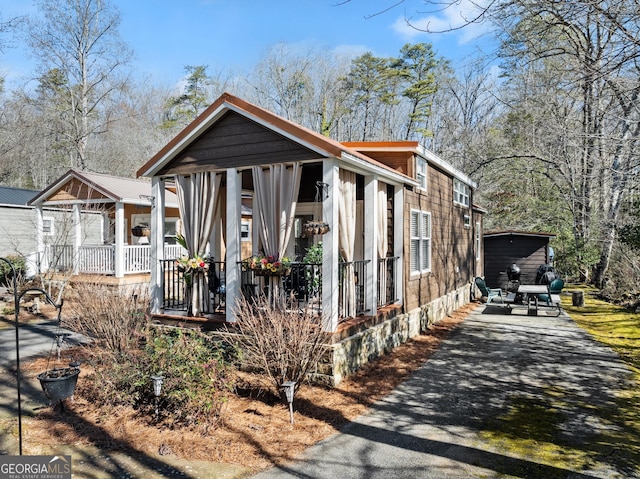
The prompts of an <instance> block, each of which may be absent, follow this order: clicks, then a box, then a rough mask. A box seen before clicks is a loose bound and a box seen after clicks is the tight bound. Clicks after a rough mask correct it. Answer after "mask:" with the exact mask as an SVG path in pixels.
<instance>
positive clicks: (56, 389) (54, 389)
mask: <svg viewBox="0 0 640 479" xmlns="http://www.w3.org/2000/svg"><path fill="white" fill-rule="evenodd" d="M79 374H80V368H79V367H69V368H61V369H50V370H48V371H45V372H43V373H40V374H38V380H39V381H40V386H42V390H43V391H44V395H45V396H47V398H49V399H50V400H51V401H62V400H63V399H66V398H68V397H70V396H73V393H74V392H75V390H76V384H77V382H78V375H79Z"/></svg>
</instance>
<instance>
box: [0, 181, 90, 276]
mask: <svg viewBox="0 0 640 479" xmlns="http://www.w3.org/2000/svg"><path fill="white" fill-rule="evenodd" d="M39 193H40V192H39V191H38V190H30V189H25V188H12V187H7V186H0V256H2V257H7V256H23V257H24V258H25V259H26V260H27V271H26V273H27V277H31V276H34V275H35V274H36V272H37V271H38V269H39V264H40V261H41V257H40V255H38V253H37V250H38V248H37V240H36V223H37V214H36V208H35V207H34V206H32V205H30V204H29V202H30V201H31V200H32V199H33V198H34V197H35V196H37V195H38V194H39ZM97 219H98V217H96V215H95V214H84V215H83V223H84V224H85V225H86V226H87V228H86V230H85V233H86V234H87V235H88V237H90V238H99V237H100V235H101V225H100V223H99V222H98V221H96V220H97ZM65 224H66V220H65V215H64V214H63V212H62V211H61V210H60V209H58V208H45V209H43V211H42V231H43V235H44V238H45V241H46V242H47V243H50V244H51V243H54V242H59V241H61V239H62V238H65V237H66V236H67V235H68V233H69V228H68V227H67V226H65Z"/></svg>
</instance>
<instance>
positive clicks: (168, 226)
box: [164, 218, 178, 244]
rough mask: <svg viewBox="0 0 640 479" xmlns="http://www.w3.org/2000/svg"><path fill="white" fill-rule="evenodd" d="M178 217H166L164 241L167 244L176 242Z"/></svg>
mask: <svg viewBox="0 0 640 479" xmlns="http://www.w3.org/2000/svg"><path fill="white" fill-rule="evenodd" d="M177 227H178V218H165V219H164V242H165V243H166V244H176V236H177V233H178V232H177Z"/></svg>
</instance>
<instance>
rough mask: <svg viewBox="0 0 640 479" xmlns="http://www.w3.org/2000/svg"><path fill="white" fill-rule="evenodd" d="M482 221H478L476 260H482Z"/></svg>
mask: <svg viewBox="0 0 640 479" xmlns="http://www.w3.org/2000/svg"><path fill="white" fill-rule="evenodd" d="M480 233H481V231H480V222H478V223H476V260H477V261H480V253H481V252H482V250H481V246H482V242H481V241H480V239H481V237H482V235H481V234H480Z"/></svg>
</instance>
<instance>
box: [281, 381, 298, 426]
mask: <svg viewBox="0 0 640 479" xmlns="http://www.w3.org/2000/svg"><path fill="white" fill-rule="evenodd" d="M282 388H283V389H284V393H285V395H286V396H287V402H288V403H289V418H290V419H291V424H293V393H294V392H295V389H296V382H295V381H287V382H284V383H282Z"/></svg>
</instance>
